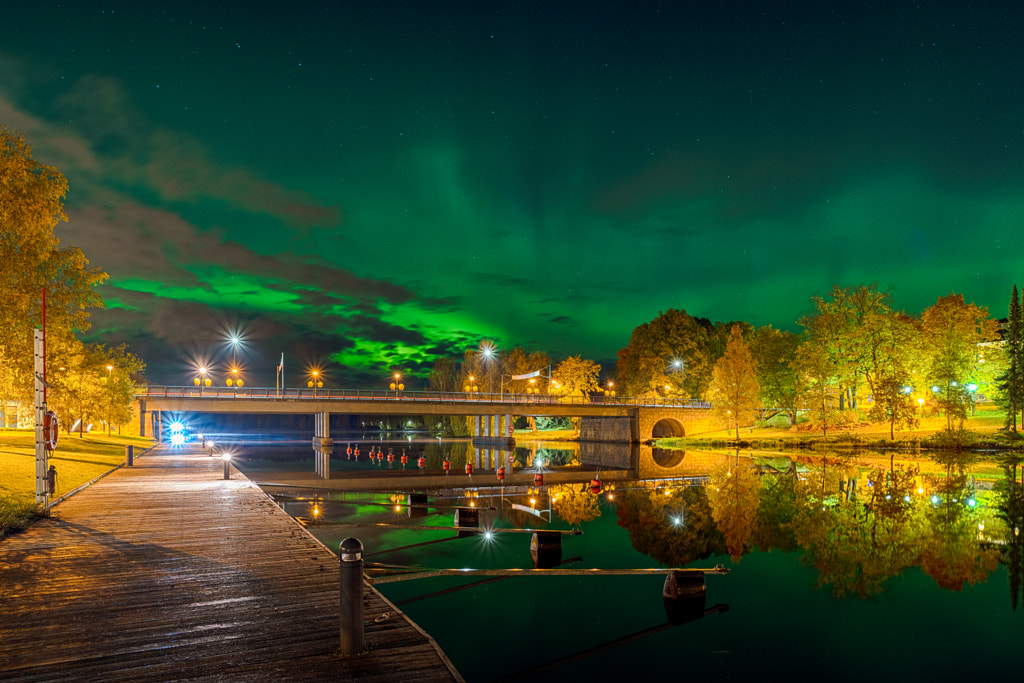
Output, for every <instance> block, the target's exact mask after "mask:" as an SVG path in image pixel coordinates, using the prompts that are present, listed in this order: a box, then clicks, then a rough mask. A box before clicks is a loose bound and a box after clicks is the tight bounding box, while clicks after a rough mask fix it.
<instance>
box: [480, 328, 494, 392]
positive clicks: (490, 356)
mask: <svg viewBox="0 0 1024 683" xmlns="http://www.w3.org/2000/svg"><path fill="white" fill-rule="evenodd" d="M480 353H481V354H482V355H483V357H484V363H485V367H486V369H487V393H488V394H490V393H491V392H493V391H494V384H493V380H492V375H493V374H494V373H493V372H491V370H492V368H491V367H490V365H487V364H488V363H490V361H492V360H494V344H492V343H491V342H489V341H486V340H484V341H482V342H480Z"/></svg>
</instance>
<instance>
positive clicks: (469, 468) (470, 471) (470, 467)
mask: <svg viewBox="0 0 1024 683" xmlns="http://www.w3.org/2000/svg"><path fill="white" fill-rule="evenodd" d="M466 474H468V475H469V476H471V477H472V476H473V463H471V462H467V463H466Z"/></svg>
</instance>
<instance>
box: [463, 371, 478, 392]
mask: <svg viewBox="0 0 1024 683" xmlns="http://www.w3.org/2000/svg"><path fill="white" fill-rule="evenodd" d="M474 382H476V377H474V376H473V375H470V376H469V377H467V378H466V384H465V385H464V386H463V387H462V390H463V391H464V392H466V393H467V394H472V393H475V392H477V391H479V388H478V387H477V386H476V384H474Z"/></svg>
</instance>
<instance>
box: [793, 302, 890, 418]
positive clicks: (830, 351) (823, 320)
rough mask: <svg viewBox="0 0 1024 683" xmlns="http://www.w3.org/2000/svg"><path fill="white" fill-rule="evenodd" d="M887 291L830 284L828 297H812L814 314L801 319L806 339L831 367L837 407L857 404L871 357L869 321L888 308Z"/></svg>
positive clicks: (887, 310)
mask: <svg viewBox="0 0 1024 683" xmlns="http://www.w3.org/2000/svg"><path fill="white" fill-rule="evenodd" d="M889 299H890V297H889V294H888V293H886V292H880V291H878V288H877V286H876V285H860V286H858V287H849V288H844V287H833V289H832V292H831V293H830V295H829V296H828V297H814V298H813V301H814V303H815V307H816V308H817V313H816V314H814V315H812V316H808V317H805V318H803V319H802V320H801V321H800V323H801V325H803V327H804V330H805V334H806V335H807V338H808V340H809V341H810V342H811V343H813V344H814V345H816V346H817V347H818V349H819V352H820V353H821V354H823V355H824V356H825V358H826V361H827V363H828V364H829V365H831V366H832V368H833V370H834V380H835V383H836V385H837V388H838V392H837V397H838V399H839V410H843V409H844V408H845V407H846V403H847V401H848V403H849V406H850V407H851V408H856V407H857V400H858V388H859V386H860V384H861V382H862V381H863V377H864V374H865V372H866V370H867V365H868V362H869V359H870V344H869V342H868V337H869V330H870V327H871V320H872V318H873V317H875V316H878V315H887V314H888V313H889V311H890V304H889Z"/></svg>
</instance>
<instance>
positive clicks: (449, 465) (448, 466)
mask: <svg viewBox="0 0 1024 683" xmlns="http://www.w3.org/2000/svg"><path fill="white" fill-rule="evenodd" d="M441 466H442V467H443V468H444V473H445V474H448V470H450V469H451V468H452V461H451V460H447V459H446V460H445V461H444V464H443V465H441Z"/></svg>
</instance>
